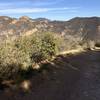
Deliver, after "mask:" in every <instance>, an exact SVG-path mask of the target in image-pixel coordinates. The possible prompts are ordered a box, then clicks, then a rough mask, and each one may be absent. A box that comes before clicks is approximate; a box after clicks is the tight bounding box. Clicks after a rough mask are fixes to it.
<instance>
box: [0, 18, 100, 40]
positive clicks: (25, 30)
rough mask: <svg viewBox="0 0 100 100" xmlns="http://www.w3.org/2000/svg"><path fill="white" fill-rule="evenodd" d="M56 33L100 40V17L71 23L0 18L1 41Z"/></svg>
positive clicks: (79, 19)
mask: <svg viewBox="0 0 100 100" xmlns="http://www.w3.org/2000/svg"><path fill="white" fill-rule="evenodd" d="M47 31H49V32H54V33H55V34H59V35H61V36H63V37H66V38H68V36H72V37H75V38H80V39H81V40H94V41H97V40H98V41H99V39H100V18H99V17H84V18H81V17H76V18H73V19H71V20H69V21H51V20H49V19H46V18H37V19H32V18H29V17H27V16H22V17H20V18H19V19H17V18H11V17H8V16H0V39H6V38H8V37H13V39H15V38H16V37H17V36H25V35H26V36H28V35H31V34H33V33H35V32H47Z"/></svg>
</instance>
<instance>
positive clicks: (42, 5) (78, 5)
mask: <svg viewBox="0 0 100 100" xmlns="http://www.w3.org/2000/svg"><path fill="white" fill-rule="evenodd" d="M0 16H10V17H16V18H19V17H21V16H29V17H31V18H48V19H51V20H69V19H71V18H73V17H92V16H98V17H99V16H100V0H0Z"/></svg>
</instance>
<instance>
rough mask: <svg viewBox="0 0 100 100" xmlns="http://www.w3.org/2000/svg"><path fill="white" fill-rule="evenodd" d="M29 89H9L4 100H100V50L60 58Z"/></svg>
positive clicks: (0, 95)
mask: <svg viewBox="0 0 100 100" xmlns="http://www.w3.org/2000/svg"><path fill="white" fill-rule="evenodd" d="M29 81H30V83H31V85H30V90H28V91H27V92H26V91H23V90H22V89H21V88H19V89H15V88H14V87H13V88H11V89H9V88H6V89H4V90H3V91H2V90H1V91H0V98H2V100H100V51H86V52H83V53H80V54H76V55H72V54H69V55H63V56H62V55H59V56H57V57H56V59H54V61H52V62H51V63H48V64H44V65H43V66H42V68H41V69H40V70H39V71H36V72H35V74H34V75H32V76H31V77H30V78H29Z"/></svg>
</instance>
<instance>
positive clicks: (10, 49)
mask: <svg viewBox="0 0 100 100" xmlns="http://www.w3.org/2000/svg"><path fill="white" fill-rule="evenodd" d="M57 50H58V44H57V38H56V37H54V35H53V34H52V33H41V34H33V35H32V36H29V37H19V38H18V39H16V40H15V41H11V40H6V41H4V42H2V43H1V44H0V79H8V78H13V76H14V77H16V76H17V75H18V72H19V71H20V70H24V71H27V70H28V69H29V68H30V67H32V65H33V64H34V63H39V62H41V61H43V60H46V59H48V60H50V59H51V58H52V56H54V55H56V53H57Z"/></svg>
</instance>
